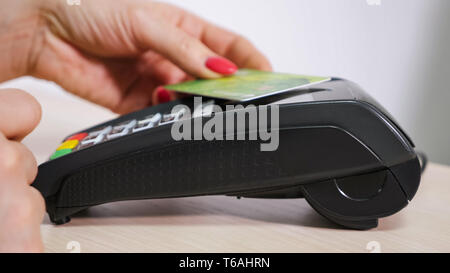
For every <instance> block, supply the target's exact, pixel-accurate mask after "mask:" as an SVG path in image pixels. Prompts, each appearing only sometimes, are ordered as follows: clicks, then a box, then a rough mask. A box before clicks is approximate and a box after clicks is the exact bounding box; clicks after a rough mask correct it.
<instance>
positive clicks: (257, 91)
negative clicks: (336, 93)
mask: <svg viewBox="0 0 450 273" xmlns="http://www.w3.org/2000/svg"><path fill="white" fill-rule="evenodd" d="M328 80H330V78H327V77H317V76H304V75H294V74H284V73H274V72H266V71H258V70H251V69H241V70H239V71H238V72H236V73H235V74H234V75H232V76H228V77H223V78H219V79H202V80H194V81H188V82H183V83H179V84H172V85H167V86H165V88H166V89H167V90H172V91H177V92H182V93H188V94H193V95H200V96H205V97H213V98H219V99H226V100H233V101H249V100H253V99H258V98H262V97H266V96H270V95H274V94H279V93H283V92H288V91H291V90H297V89H302V88H305V87H308V86H310V85H313V84H317V83H321V82H324V81H328Z"/></svg>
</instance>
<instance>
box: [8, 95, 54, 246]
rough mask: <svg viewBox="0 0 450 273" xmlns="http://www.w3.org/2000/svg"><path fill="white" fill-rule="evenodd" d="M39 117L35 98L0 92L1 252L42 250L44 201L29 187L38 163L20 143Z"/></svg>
mask: <svg viewBox="0 0 450 273" xmlns="http://www.w3.org/2000/svg"><path fill="white" fill-rule="evenodd" d="M40 117H41V109H40V106H39V104H38V103H37V102H36V100H35V99H34V98H33V97H31V96H30V95H28V94H27V93H25V92H23V91H19V90H0V252H40V251H42V250H43V245H42V242H41V235H40V224H41V222H42V219H43V217H44V212H45V204H44V199H43V198H42V196H41V194H40V193H39V192H38V191H37V190H36V189H35V188H33V187H31V186H30V184H31V183H32V182H33V180H34V178H35V177H36V174H37V165H36V160H35V159H34V157H33V154H32V153H31V152H30V151H29V150H28V149H27V148H26V147H25V146H24V145H23V144H21V143H20V140H21V139H22V138H24V137H25V136H26V135H27V134H28V133H30V132H31V131H32V130H33V129H34V128H35V127H36V125H37V124H38V123H39V120H40Z"/></svg>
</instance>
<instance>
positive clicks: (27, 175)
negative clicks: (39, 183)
mask: <svg viewBox="0 0 450 273" xmlns="http://www.w3.org/2000/svg"><path fill="white" fill-rule="evenodd" d="M36 175H37V162H36V159H35V158H34V156H33V154H32V152H31V151H30V150H29V149H28V148H27V147H25V145H23V144H22V143H19V142H15V141H10V140H7V139H6V138H5V137H3V136H1V135H0V181H1V182H2V183H6V182H11V183H22V182H26V183H27V184H31V183H32V182H33V181H34V179H35V178H36Z"/></svg>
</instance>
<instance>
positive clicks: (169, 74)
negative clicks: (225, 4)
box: [10, 0, 271, 113]
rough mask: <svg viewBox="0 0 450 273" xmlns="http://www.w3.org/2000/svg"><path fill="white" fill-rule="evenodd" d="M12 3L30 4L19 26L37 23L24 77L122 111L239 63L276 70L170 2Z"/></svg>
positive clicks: (245, 45)
mask: <svg viewBox="0 0 450 273" xmlns="http://www.w3.org/2000/svg"><path fill="white" fill-rule="evenodd" d="M13 2H22V3H25V2H26V5H22V6H23V7H25V8H22V9H24V10H28V12H27V13H28V14H30V15H29V16H28V17H27V16H22V17H23V18H24V19H22V20H23V21H22V25H26V20H29V21H30V22H33V23H30V22H29V24H28V25H32V26H33V28H34V30H33V33H34V34H33V36H32V37H30V40H32V41H33V43H32V45H31V46H30V47H28V50H27V51H25V53H24V54H25V56H26V59H25V60H22V61H21V63H19V64H17V65H16V66H17V67H21V65H25V66H26V68H22V69H21V71H24V74H29V75H32V76H36V77H39V78H43V79H47V80H51V81H54V82H56V83H58V84H59V85H61V86H62V87H63V88H65V89H66V90H68V91H69V92H72V93H74V94H76V95H78V96H80V97H83V98H85V99H88V100H90V101H92V102H95V103H98V104H100V105H103V106H105V107H108V108H110V109H112V110H113V111H115V112H118V113H126V112H130V111H134V110H137V109H140V108H143V107H146V106H148V105H151V104H154V103H158V102H161V101H167V100H169V99H171V98H173V97H174V94H172V93H168V92H167V91H166V90H164V89H162V88H159V89H158V88H157V87H159V86H161V85H165V84H172V83H177V82H181V81H184V80H187V79H190V78H193V77H195V78H197V77H198V78H216V77H220V76H222V75H227V74H232V73H233V72H234V71H235V70H236V66H238V67H245V68H254V69H261V70H270V69H271V67H270V64H269V62H268V61H267V59H266V58H265V57H264V56H263V55H262V54H261V53H260V52H259V51H258V50H257V49H256V48H255V47H254V46H253V45H252V44H251V43H250V42H249V41H248V40H246V39H245V38H243V37H241V36H239V35H236V34H234V33H231V32H229V31H226V30H224V29H222V28H220V27H217V26H215V25H213V24H211V23H209V22H206V21H205V20H203V19H201V18H199V17H197V16H195V15H193V14H191V13H188V12H187V11H185V10H182V9H180V8H177V7H174V6H172V5H168V4H163V3H157V2H153V1H145V0H122V1H110V0H95V1H81V4H80V5H79V6H77V5H73V6H71V5H68V4H67V1H66V0H46V1H35V0H17V1H13ZM16 6H17V5H16ZM27 18H28V19H27ZM30 18H34V19H30ZM33 20H35V21H33ZM12 21H14V20H12ZM16 25H17V26H18V27H20V25H21V24H16ZM10 54H14V52H11V53H10ZM222 57H223V58H222ZM228 60H230V61H231V62H230V61H228ZM234 64H236V66H235V65H234ZM155 89H158V90H159V93H158V92H153V91H154V90H155ZM152 94H153V95H152Z"/></svg>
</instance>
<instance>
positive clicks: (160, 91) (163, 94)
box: [156, 86, 171, 103]
mask: <svg viewBox="0 0 450 273" xmlns="http://www.w3.org/2000/svg"><path fill="white" fill-rule="evenodd" d="M156 96H157V97H158V103H165V102H169V101H170V99H171V96H170V92H169V91H168V90H167V89H165V88H164V87H162V86H160V87H158V88H156Z"/></svg>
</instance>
